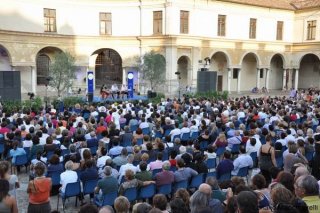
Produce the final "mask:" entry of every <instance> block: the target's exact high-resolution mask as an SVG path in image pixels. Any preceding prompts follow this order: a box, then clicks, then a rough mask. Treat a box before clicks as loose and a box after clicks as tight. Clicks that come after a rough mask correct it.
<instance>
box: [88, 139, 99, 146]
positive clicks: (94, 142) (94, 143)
mask: <svg viewBox="0 0 320 213" xmlns="http://www.w3.org/2000/svg"><path fill="white" fill-rule="evenodd" d="M94 146H98V140H97V139H96V138H91V139H88V140H87V147H88V148H90V147H94Z"/></svg>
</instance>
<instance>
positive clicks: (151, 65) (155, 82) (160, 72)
mask: <svg viewBox="0 0 320 213" xmlns="http://www.w3.org/2000/svg"><path fill="white" fill-rule="evenodd" d="M140 72H141V73H142V78H143V79H145V80H147V81H149V82H150V87H151V89H153V90H155V89H156V88H157V87H158V86H159V85H161V84H163V83H164V82H165V78H166V76H165V75H166V60H165V58H164V57H163V56H162V55H160V54H158V53H156V52H154V51H150V52H147V53H146V54H144V56H143V60H142V63H141V66H140Z"/></svg>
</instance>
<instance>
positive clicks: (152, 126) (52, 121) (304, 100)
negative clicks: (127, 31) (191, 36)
mask: <svg viewBox="0 0 320 213" xmlns="http://www.w3.org/2000/svg"><path fill="white" fill-rule="evenodd" d="M319 98H320V95H319V91H316V90H309V91H298V92H297V95H296V96H295V97H263V98H256V99H253V98H250V97H240V98H232V99H231V98H230V99H228V100H209V99H206V98H198V99H191V98H190V99H189V98H186V99H183V100H178V99H167V100H163V101H162V102H161V103H159V104H152V103H144V102H139V103H130V102H123V103H122V104H116V103H110V104H109V103H104V104H103V105H99V104H98V105H90V106H86V105H85V106H79V105H77V107H76V110H74V109H72V108H71V109H68V110H65V111H63V112H56V111H55V110H53V109H52V108H50V107H49V108H48V109H43V110H41V111H39V112H36V111H32V110H30V109H22V110H19V111H16V112H9V111H6V108H5V106H4V107H3V109H1V114H0V115H1V125H0V153H1V158H2V161H1V162H0V212H17V201H16V189H17V188H19V174H21V173H22V172H23V170H24V166H27V167H28V168H29V169H28V170H27V169H26V171H27V172H28V175H29V177H30V182H29V184H28V188H27V193H28V195H29V206H28V208H27V209H28V210H27V211H28V212H32V213H37V212H43V211H45V212H50V211H51V210H54V209H56V208H55V207H53V206H51V203H50V199H51V196H57V195H58V196H59V198H60V199H62V200H63V202H62V203H61V206H58V209H59V210H61V208H65V207H68V206H69V205H70V204H69V202H70V201H68V199H66V196H68V193H69V191H70V190H71V188H72V187H77V186H79V187H80V189H79V191H80V192H79V193H78V194H76V197H78V198H79V199H80V201H81V208H80V212H88V211H89V212H98V211H100V212H113V211H115V212H168V211H170V212H172V213H176V212H192V213H198V212H230V213H232V212H242V213H246V212H249V213H251V212H311V213H313V212H320V198H319V184H320V182H318V181H319V180H320V125H319V119H320V102H318V100H319ZM10 167H11V168H12V170H11V171H12V172H10ZM77 183H79V185H77ZM90 184H91V185H90ZM54 188H55V189H57V190H56V192H54V191H55V190H53V189H54ZM88 195H89V196H88ZM59 198H58V199H59ZM88 199H89V200H88ZM108 199H111V203H110V202H107V201H106V200H108ZM88 201H90V203H88ZM86 203H88V204H86ZM107 204H108V205H107ZM97 207H98V208H97Z"/></svg>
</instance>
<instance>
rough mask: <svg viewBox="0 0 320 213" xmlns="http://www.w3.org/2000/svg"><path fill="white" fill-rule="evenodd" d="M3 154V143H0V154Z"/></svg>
mask: <svg viewBox="0 0 320 213" xmlns="http://www.w3.org/2000/svg"><path fill="white" fill-rule="evenodd" d="M3 152H4V143H3V142H1V143H0V154H2V153H3Z"/></svg>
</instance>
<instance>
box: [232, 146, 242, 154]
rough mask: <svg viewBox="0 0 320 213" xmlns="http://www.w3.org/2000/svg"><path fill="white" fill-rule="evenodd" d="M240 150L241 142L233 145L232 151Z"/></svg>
mask: <svg viewBox="0 0 320 213" xmlns="http://www.w3.org/2000/svg"><path fill="white" fill-rule="evenodd" d="M239 150H240V144H233V145H232V149H231V153H239Z"/></svg>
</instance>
